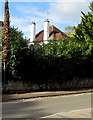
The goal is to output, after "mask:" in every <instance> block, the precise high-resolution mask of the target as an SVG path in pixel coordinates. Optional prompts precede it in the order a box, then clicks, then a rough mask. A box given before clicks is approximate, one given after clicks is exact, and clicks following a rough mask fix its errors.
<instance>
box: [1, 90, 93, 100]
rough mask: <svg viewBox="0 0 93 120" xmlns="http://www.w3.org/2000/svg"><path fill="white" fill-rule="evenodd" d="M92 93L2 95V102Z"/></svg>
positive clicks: (87, 91)
mask: <svg viewBox="0 0 93 120" xmlns="http://www.w3.org/2000/svg"><path fill="white" fill-rule="evenodd" d="M92 92H93V89H88V90H78V91H51V92H31V93H24V94H6V95H2V102H8V101H13V100H23V99H31V98H39V97H53V96H63V95H72V94H82V93H92Z"/></svg>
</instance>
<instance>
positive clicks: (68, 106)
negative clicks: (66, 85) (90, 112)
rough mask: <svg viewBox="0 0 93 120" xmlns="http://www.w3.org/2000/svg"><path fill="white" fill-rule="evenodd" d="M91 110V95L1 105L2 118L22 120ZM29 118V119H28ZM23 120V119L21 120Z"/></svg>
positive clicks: (35, 119) (39, 99)
mask: <svg viewBox="0 0 93 120" xmlns="http://www.w3.org/2000/svg"><path fill="white" fill-rule="evenodd" d="M88 108H91V94H89V93H86V94H80V95H68V96H59V97H48V98H38V99H29V100H23V101H16V102H4V103H3V104H2V117H3V118H4V120H7V119H5V118H9V119H8V120H12V119H10V118H17V120H18V118H20V120H21V118H25V119H24V120H39V119H40V118H41V117H44V116H48V115H52V114H56V113H60V112H69V111H72V110H81V109H88ZM28 118H29V119H28ZM15 120H16V119H15ZM22 120H23V119H22Z"/></svg>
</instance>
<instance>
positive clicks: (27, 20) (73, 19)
mask: <svg viewBox="0 0 93 120" xmlns="http://www.w3.org/2000/svg"><path fill="white" fill-rule="evenodd" d="M63 1H64V0H63ZM76 1H78V2H76ZM86 1H87V0H82V2H79V0H73V2H71V1H70V2H68V1H67V0H65V2H60V0H56V2H53V3H50V4H48V5H50V6H48V8H47V9H44V6H42V8H43V9H44V10H43V11H42V10H41V9H40V8H39V7H40V6H39V7H38V6H35V4H34V5H32V4H31V3H30V4H29V5H25V7H24V5H21V4H19V5H18V4H17V6H15V8H16V11H15V12H17V13H18V15H15V16H13V15H12V16H11V25H12V26H15V27H18V28H19V29H21V30H22V31H23V33H24V34H25V35H27V36H28V37H29V34H30V24H31V23H32V22H33V21H34V22H35V23H36V32H39V31H40V30H42V29H43V27H44V25H43V24H44V20H45V19H46V14H47V12H49V15H48V18H49V19H50V24H54V25H55V26H58V25H59V26H64V25H65V26H66V25H77V24H78V23H79V22H80V16H81V11H83V12H84V13H87V12H88V11H89V9H88V5H89V2H86Z"/></svg>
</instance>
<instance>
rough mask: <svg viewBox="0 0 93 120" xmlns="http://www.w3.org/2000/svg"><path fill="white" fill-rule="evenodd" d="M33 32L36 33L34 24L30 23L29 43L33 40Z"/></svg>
mask: <svg viewBox="0 0 93 120" xmlns="http://www.w3.org/2000/svg"><path fill="white" fill-rule="evenodd" d="M35 32H36V23H34V22H32V24H31V25H30V42H33V41H34V40H35Z"/></svg>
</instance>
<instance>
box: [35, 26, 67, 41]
mask: <svg viewBox="0 0 93 120" xmlns="http://www.w3.org/2000/svg"><path fill="white" fill-rule="evenodd" d="M43 36H44V30H42V31H40V32H39V33H38V34H37V35H36V39H35V41H41V40H43ZM63 37H67V35H66V34H65V33H63V32H62V31H60V30H59V29H58V28H56V27H55V26H54V25H51V26H50V27H49V38H48V40H53V39H55V40H60V39H62V38H63Z"/></svg>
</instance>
